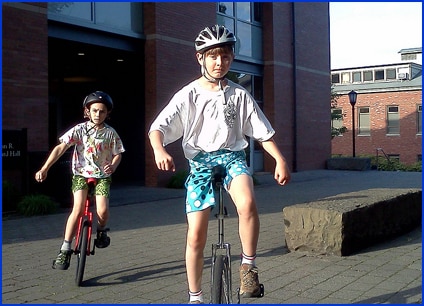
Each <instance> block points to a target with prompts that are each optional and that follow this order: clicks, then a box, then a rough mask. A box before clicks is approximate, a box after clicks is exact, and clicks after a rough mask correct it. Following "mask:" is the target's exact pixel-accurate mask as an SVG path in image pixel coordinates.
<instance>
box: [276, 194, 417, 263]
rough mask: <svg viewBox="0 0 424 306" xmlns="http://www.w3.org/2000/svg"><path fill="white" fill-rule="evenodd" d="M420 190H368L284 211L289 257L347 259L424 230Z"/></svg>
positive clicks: (304, 204)
mask: <svg viewBox="0 0 424 306" xmlns="http://www.w3.org/2000/svg"><path fill="white" fill-rule="evenodd" d="M421 200H422V196H421V189H383V188H382V189H368V190H362V191H358V192H352V193H344V194H339V195H336V196H332V197H328V198H323V199H320V200H318V201H314V202H308V203H303V204H296V205H292V206H287V207H284V208H283V218H284V233H285V239H286V245H287V248H288V249H289V251H291V252H292V251H307V252H311V253H317V254H329V255H339V256H347V255H351V254H352V253H355V252H357V251H359V250H361V249H363V248H366V247H368V246H371V245H373V244H375V243H378V242H382V241H384V240H387V239H389V238H393V237H396V236H399V235H401V234H405V233H407V232H409V231H411V230H413V229H415V228H416V227H417V226H418V225H420V224H421V203H422V201H421Z"/></svg>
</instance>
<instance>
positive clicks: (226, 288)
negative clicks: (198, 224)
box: [211, 165, 264, 304]
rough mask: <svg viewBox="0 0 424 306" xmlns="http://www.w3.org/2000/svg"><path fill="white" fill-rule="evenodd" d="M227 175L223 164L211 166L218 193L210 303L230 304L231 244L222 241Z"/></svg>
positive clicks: (262, 286) (238, 299) (213, 184)
mask: <svg viewBox="0 0 424 306" xmlns="http://www.w3.org/2000/svg"><path fill="white" fill-rule="evenodd" d="M226 175H227V173H226V170H225V168H224V167H223V166H221V165H218V166H215V167H213V168H212V177H211V180H212V186H213V188H214V190H215V191H217V194H218V213H217V214H216V215H215V217H216V218H217V219H218V242H217V243H215V244H212V264H211V304H232V303H233V299H232V281H231V245H230V243H228V242H224V218H226V217H228V212H227V208H226V207H225V205H224V199H223V188H224V186H223V180H224V178H225V176H226ZM259 286H260V290H261V291H260V296H258V297H263V296H264V285H263V284H259ZM237 304H240V288H237Z"/></svg>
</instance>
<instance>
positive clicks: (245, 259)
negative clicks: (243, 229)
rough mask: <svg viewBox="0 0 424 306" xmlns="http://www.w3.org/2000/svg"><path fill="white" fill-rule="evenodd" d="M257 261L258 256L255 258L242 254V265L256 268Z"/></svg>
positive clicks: (254, 256)
mask: <svg viewBox="0 0 424 306" xmlns="http://www.w3.org/2000/svg"><path fill="white" fill-rule="evenodd" d="M255 259H256V254H255V255H253V256H247V255H246V254H244V253H241V264H248V265H253V266H254V267H255V266H256V264H255Z"/></svg>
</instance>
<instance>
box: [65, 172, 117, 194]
mask: <svg viewBox="0 0 424 306" xmlns="http://www.w3.org/2000/svg"><path fill="white" fill-rule="evenodd" d="M111 183H112V177H110V176H109V177H105V178H98V179H97V184H96V189H95V195H100V196H105V197H106V198H109V196H110V184H111ZM84 189H88V185H87V178H85V177H83V176H80V175H74V176H73V177H72V193H75V192H76V191H78V190H84Z"/></svg>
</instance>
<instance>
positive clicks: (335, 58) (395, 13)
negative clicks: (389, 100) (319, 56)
mask: <svg viewBox="0 0 424 306" xmlns="http://www.w3.org/2000/svg"><path fill="white" fill-rule="evenodd" d="M330 43H331V69H337V68H350V67H357V66H371V65H383V64H393V63H399V62H401V59H400V54H399V53H398V52H399V51H400V50H401V49H406V48H417V47H422V3H421V2H330Z"/></svg>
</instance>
